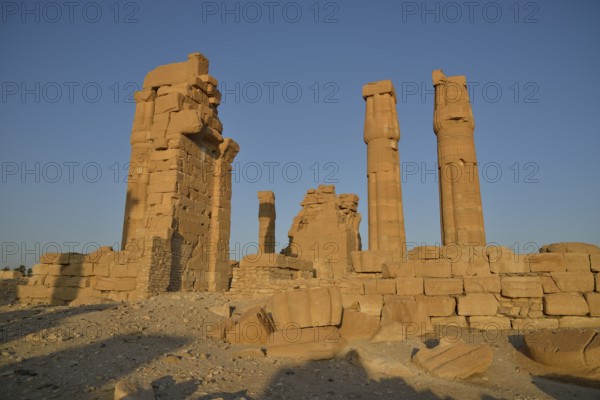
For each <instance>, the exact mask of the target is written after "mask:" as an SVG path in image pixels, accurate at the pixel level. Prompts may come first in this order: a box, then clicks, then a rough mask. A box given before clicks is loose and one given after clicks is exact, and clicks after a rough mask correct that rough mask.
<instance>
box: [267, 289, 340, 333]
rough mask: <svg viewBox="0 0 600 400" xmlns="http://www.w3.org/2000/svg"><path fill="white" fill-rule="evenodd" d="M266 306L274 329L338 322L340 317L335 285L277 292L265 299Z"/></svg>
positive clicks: (337, 293)
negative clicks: (333, 286) (266, 300)
mask: <svg viewBox="0 0 600 400" xmlns="http://www.w3.org/2000/svg"><path fill="white" fill-rule="evenodd" d="M268 309H269V310H270V312H271V315H272V317H273V321H274V323H275V327H276V330H281V329H285V328H290V327H296V328H306V327H312V326H329V325H339V324H340V322H341V318H342V295H341V293H340V290H339V289H338V288H315V289H302V290H293V291H287V292H281V293H277V294H275V295H273V296H272V297H271V298H270V299H269V302H268Z"/></svg>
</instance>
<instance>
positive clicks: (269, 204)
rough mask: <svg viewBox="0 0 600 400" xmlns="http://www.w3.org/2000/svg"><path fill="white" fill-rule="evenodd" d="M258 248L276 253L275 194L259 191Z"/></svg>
mask: <svg viewBox="0 0 600 400" xmlns="http://www.w3.org/2000/svg"><path fill="white" fill-rule="evenodd" d="M258 203H259V204H258V248H259V252H261V251H262V252H263V253H268V254H271V253H275V194H274V193H273V192H272V191H270V190H269V191H262V192H258Z"/></svg>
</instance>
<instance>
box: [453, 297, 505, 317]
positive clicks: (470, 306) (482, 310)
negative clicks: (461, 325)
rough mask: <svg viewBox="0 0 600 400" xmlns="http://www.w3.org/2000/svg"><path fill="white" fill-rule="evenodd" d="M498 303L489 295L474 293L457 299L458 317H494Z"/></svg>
mask: <svg viewBox="0 0 600 400" xmlns="http://www.w3.org/2000/svg"><path fill="white" fill-rule="evenodd" d="M498 307H499V303H498V300H496V297H495V296H494V295H493V294H491V293H474V294H468V295H466V296H459V297H458V315H469V316H470V315H496V313H497V312H498Z"/></svg>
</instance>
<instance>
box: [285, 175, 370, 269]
mask: <svg viewBox="0 0 600 400" xmlns="http://www.w3.org/2000/svg"><path fill="white" fill-rule="evenodd" d="M300 205H301V206H302V210H300V212H299V213H298V215H297V216H296V217H295V218H294V222H293V223H292V226H291V228H290V230H289V232H288V236H289V239H290V241H289V244H288V246H287V247H286V248H285V249H284V250H283V251H282V253H284V254H286V255H289V256H293V257H298V258H299V259H300V260H305V261H309V262H312V263H323V264H328V265H329V266H330V267H331V276H330V277H340V276H343V275H344V274H345V273H346V272H347V271H348V270H349V266H350V265H351V264H352V258H351V253H352V252H353V251H358V250H360V248H361V242H360V234H359V224H360V219H361V216H360V214H359V213H358V211H357V210H358V196H356V195H355V194H341V195H339V196H337V195H336V194H335V187H334V186H333V185H320V186H319V187H318V188H317V189H309V190H308V191H307V192H306V196H305V197H304V200H303V201H302V203H300Z"/></svg>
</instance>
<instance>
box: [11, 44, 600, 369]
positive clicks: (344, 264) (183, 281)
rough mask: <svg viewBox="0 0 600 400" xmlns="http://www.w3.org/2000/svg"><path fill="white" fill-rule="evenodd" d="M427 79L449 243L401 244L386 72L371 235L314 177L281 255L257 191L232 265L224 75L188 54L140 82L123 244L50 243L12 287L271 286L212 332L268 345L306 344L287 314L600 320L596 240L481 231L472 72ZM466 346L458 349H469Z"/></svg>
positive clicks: (76, 296)
mask: <svg viewBox="0 0 600 400" xmlns="http://www.w3.org/2000/svg"><path fill="white" fill-rule="evenodd" d="M433 85H434V88H435V105H434V132H435V134H436V136H437V143H438V146H437V152H438V161H439V177H440V179H439V182H440V185H439V192H440V214H441V234H442V243H443V245H442V246H420V247H416V248H412V249H407V247H406V243H407V235H406V232H405V227H404V210H403V204H402V190H401V182H400V160H399V149H398V143H399V139H400V129H399V123H398V116H397V113H396V93H395V90H394V87H393V85H392V82H391V81H378V82H373V83H369V84H367V85H365V86H364V87H363V91H362V96H363V98H364V100H365V101H366V114H365V125H364V141H365V143H366V145H367V168H366V175H367V180H366V184H367V185H368V205H367V208H368V231H369V246H368V249H363V248H362V246H361V238H360V235H359V223H360V221H361V216H360V214H359V213H358V200H359V199H358V196H356V195H354V194H340V195H337V194H336V192H335V188H334V187H333V186H319V187H318V188H316V189H310V190H308V192H307V193H306V196H305V198H304V200H303V201H302V203H301V207H302V208H301V210H300V212H299V213H298V215H297V216H296V217H295V218H294V220H293V221H292V222H291V228H290V230H289V233H288V236H289V243H288V245H287V246H286V247H285V248H284V249H283V250H282V251H281V252H280V253H277V252H276V244H275V215H276V213H275V193H273V192H272V191H261V192H259V193H258V200H259V204H258V217H259V218H258V219H259V232H258V250H257V253H256V254H248V255H246V256H245V257H243V258H242V260H239V264H237V263H233V262H232V261H235V260H229V258H228V257H229V251H228V250H229V235H230V226H231V221H230V216H231V196H232V190H231V162H232V161H233V159H234V157H235V156H236V154H237V153H238V151H239V147H238V145H237V144H236V143H235V141H233V140H232V139H228V138H224V137H223V136H222V132H223V127H222V124H221V122H220V120H219V118H218V113H217V107H218V105H219V99H220V94H219V92H218V90H217V81H216V80H215V79H214V78H213V77H212V76H210V75H208V60H207V59H206V58H205V57H203V56H202V55H201V54H198V53H195V54H191V55H190V56H189V58H188V60H187V61H186V62H181V63H176V64H169V65H165V66H161V67H158V68H156V69H155V70H153V71H151V72H150V73H149V74H148V75H147V76H146V79H145V81H144V85H143V89H142V90H141V91H140V92H138V93H136V95H135V99H136V102H137V106H136V112H135V118H134V123H133V129H132V135H131V145H132V151H131V165H132V168H131V171H130V176H129V182H128V188H127V199H126V206H125V221H124V226H123V248H122V249H120V250H113V249H111V248H100V249H98V250H97V251H96V252H94V253H91V254H45V255H44V256H43V257H42V258H41V260H40V263H39V264H37V265H36V266H35V267H34V269H33V277H32V278H30V279H29V281H28V283H27V285H22V286H20V287H19V290H18V297H19V299H20V300H21V301H22V302H29V303H49V304H59V305H65V304H71V305H77V304H85V303H93V302H101V301H108V300H113V301H128V300H135V299H140V298H146V297H149V296H152V295H155V294H158V293H161V292H167V291H182V290H186V291H190V290H195V291H227V290H229V291H231V292H232V294H233V295H239V296H265V295H274V297H273V298H272V299H271V300H270V301H269V302H268V304H267V305H266V306H265V307H264V308H262V307H258V309H256V310H253V311H252V312H251V313H249V314H248V315H246V316H244V318H240V320H237V321H232V320H231V321H229V322H227V324H225V325H224V326H223V327H222V330H220V331H219V332H217V333H216V334H217V335H220V336H221V337H224V338H227V337H228V335H227V332H228V331H230V330H231V329H234V328H235V327H236V326H237V327H240V326H246V325H248V324H254V325H257V326H260V327H261V330H260V332H262V333H261V335H259V337H260V338H262V339H261V340H263V339H264V340H266V338H267V337H270V338H271V339H270V340H272V342H270V343H279V345H280V346H279V347H278V346H277V345H272V346H271V347H272V348H273V349H274V350H273V349H272V351H273V352H274V353H276V354H290V353H293V352H295V351H299V349H300V348H302V347H303V346H302V344H303V343H304V342H301V343H300V344H299V345H298V346H299V347H298V346H297V347H296V348H290V347H286V346H284V343H283V342H282V340H283V339H281V338H280V336H281V330H282V329H283V328H282V327H283V326H285V325H286V324H288V325H289V324H290V323H293V324H296V325H297V326H295V328H294V329H299V330H300V331H299V332H298V334H299V335H300V336H302V335H308V336H307V337H309V336H310V337H313V338H314V337H315V335H317V337H318V335H319V333H318V332H314V329H315V328H317V327H331V329H332V332H333V334H334V336H336V335H337V336H336V337H339V338H340V340H348V341H350V340H355V339H371V340H375V341H387V340H397V339H399V338H403V337H405V336H407V335H420V334H424V333H426V332H429V331H432V330H433V329H435V328H436V327H437V328H439V327H444V326H454V327H465V328H469V327H470V328H474V329H482V330H486V329H495V330H504V329H527V328H550V329H555V328H569V327H600V248H599V247H597V246H594V245H587V244H577V243H563V244H553V245H549V246H544V247H542V249H541V251H540V253H536V254H515V253H513V251H511V249H509V248H506V247H500V246H492V245H489V244H488V243H487V242H486V233H485V229H484V223H483V212H482V204H481V194H480V186H479V177H478V172H477V158H476V155H475V145H474V139H473V135H474V128H475V124H474V119H473V115H472V111H471V106H470V102H469V98H468V92H467V90H466V78H465V77H464V76H454V77H446V76H445V75H444V74H443V73H442V71H441V70H438V71H434V72H433ZM357 140H358V138H357ZM311 329H312V331H311ZM311 335H312V336H311ZM232 337H233V336H231V334H230V335H229V340H230V341H233V342H235V341H236V340H237V339H231V338H232ZM238 337H239V335H238ZM246 339H247V338H246ZM240 340H243V338H241V339H240ZM317 342H318V343H321V342H319V341H317ZM321 344H322V346H317V347H315V348H314V349H313V350H314V353H312V354H313V355H314V356H315V357H317V358H318V357H328V356H329V355H331V354H333V353H335V352H336V351H338V350H339V348H338V347H336V346H327V345H326V344H325V343H321ZM444 346H445V345H444ZM448 349H450V347H443V346H442V347H440V348H439V349H437V350H436V351H432V352H429V353H427V352H424V353H423V354H421V356H420V357H419V362H420V363H421V364H422V365H423V366H424V368H429V367H427V366H428V365H430V364H431V363H433V364H435V363H436V362H437V361H435V360H439V359H445V358H444V357H446V355H447V354H446V353H447V351H449V350H448ZM452 349H453V350H452V351H456V352H459V353H461V352H463V351H464V352H469V351H475V350H477V351H478V352H480V353H481V355H482V356H481V357H480V358H481V360H482V362H481V364H480V367H481V368H485V367H486V366H487V365H489V363H487V361H489V359H490V358H489V350H488V349H487V348H477V349H475V350H474V349H473V348H471V347H469V346H459V345H457V346H455V347H452ZM453 354H454V353H453ZM457 354H458V353H457ZM461 354H462V353H461ZM362 357H367V358H368V355H364V354H363V355H362ZM439 357H441V358H439ZM461 357H462V356H461ZM461 357H458V356H457V357H455V358H452V359H451V361H452V360H454V361H456V362H457V363H461V362H463V361H464V360H465V359H468V357H467V358H465V359H463V358H461ZM431 360H434V361H431ZM461 360H463V361H461ZM486 360H487V361H486ZM431 368H432V370H435V369H436V368H435V367H431ZM437 373H438V374H440V376H445V375H444V374H447V373H449V372H447V371H446V370H444V371H440V370H437Z"/></svg>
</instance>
